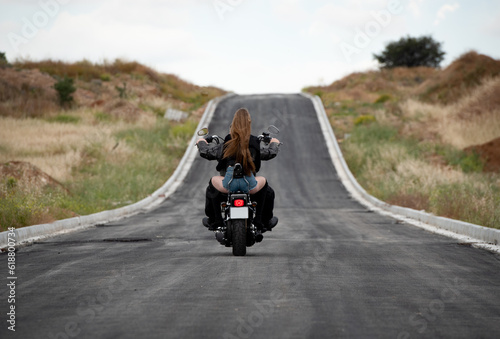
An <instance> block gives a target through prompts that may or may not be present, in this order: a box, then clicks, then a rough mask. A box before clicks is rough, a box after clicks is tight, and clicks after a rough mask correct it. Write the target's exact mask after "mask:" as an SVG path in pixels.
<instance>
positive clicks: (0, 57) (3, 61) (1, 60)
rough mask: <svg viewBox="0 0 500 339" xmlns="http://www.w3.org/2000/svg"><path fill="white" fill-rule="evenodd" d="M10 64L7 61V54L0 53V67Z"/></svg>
mask: <svg viewBox="0 0 500 339" xmlns="http://www.w3.org/2000/svg"><path fill="white" fill-rule="evenodd" d="M8 64H9V62H8V61H7V57H6V56H5V53H3V52H0V67H2V66H5V65H8Z"/></svg>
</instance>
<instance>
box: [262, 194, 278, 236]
mask: <svg viewBox="0 0 500 339" xmlns="http://www.w3.org/2000/svg"><path fill="white" fill-rule="evenodd" d="M273 209H274V190H273V188H272V187H271V186H269V185H268V186H267V194H266V204H265V206H264V210H263V211H262V223H263V224H264V227H265V228H266V229H267V230H269V229H271V228H272V227H274V226H276V224H277V219H278V218H276V217H274V215H273ZM273 224H274V225H273ZM269 226H272V227H269Z"/></svg>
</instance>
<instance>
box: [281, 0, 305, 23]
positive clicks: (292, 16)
mask: <svg viewBox="0 0 500 339" xmlns="http://www.w3.org/2000/svg"><path fill="white" fill-rule="evenodd" d="M272 7H273V11H274V13H275V14H276V15H277V17H278V18H280V19H282V20H286V21H292V22H302V21H304V20H306V18H307V16H308V15H307V14H308V13H307V11H306V9H305V8H304V7H303V6H302V5H301V1H300V0H274V1H272Z"/></svg>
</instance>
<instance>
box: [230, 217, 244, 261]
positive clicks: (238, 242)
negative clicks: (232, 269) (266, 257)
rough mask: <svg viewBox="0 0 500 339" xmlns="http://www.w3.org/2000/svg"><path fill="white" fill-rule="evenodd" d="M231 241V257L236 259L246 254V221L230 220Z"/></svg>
mask: <svg viewBox="0 0 500 339" xmlns="http://www.w3.org/2000/svg"><path fill="white" fill-rule="evenodd" d="M230 227H231V238H232V239H231V240H232V243H233V255H234V256H237V257H241V256H244V255H245V254H247V220H245V219H235V220H231V225H230Z"/></svg>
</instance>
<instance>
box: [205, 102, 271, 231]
mask: <svg viewBox="0 0 500 339" xmlns="http://www.w3.org/2000/svg"><path fill="white" fill-rule="evenodd" d="M251 122H252V120H251V118H250V113H249V112H248V110H246V109H245V108H240V109H238V110H237V111H236V113H235V114H234V117H233V122H232V124H231V128H230V134H228V135H227V136H226V138H225V139H224V143H223V144H221V145H212V146H211V145H209V144H208V143H207V141H206V140H205V139H203V138H202V139H199V140H198V142H197V143H196V144H197V146H198V149H199V151H200V155H201V156H202V157H204V158H206V159H209V160H215V159H217V160H218V164H217V170H218V171H219V172H220V174H221V175H220V176H214V177H212V178H211V180H210V182H209V185H208V187H207V191H206V202H205V214H206V215H207V218H204V219H203V224H204V225H205V226H206V227H208V228H209V229H211V230H215V229H217V227H219V226H222V225H223V223H224V221H223V220H222V215H221V213H220V205H221V203H222V202H224V201H226V199H227V195H226V194H227V193H228V192H229V190H231V191H237V190H242V191H248V192H249V193H250V198H251V200H252V201H255V202H257V209H256V213H255V217H254V221H253V223H254V225H255V227H257V229H258V230H259V231H260V232H265V231H268V230H271V229H272V228H273V227H274V226H276V224H277V223H278V218H276V217H273V212H272V210H273V206H274V191H273V189H272V188H271V187H270V186H269V184H268V183H267V180H266V178H264V177H262V176H256V174H257V172H258V171H259V169H260V165H261V160H269V159H272V158H274V157H275V156H276V154H277V153H278V146H279V144H280V142H279V140H278V139H276V138H272V139H271V142H270V144H269V147H268V148H266V149H265V150H263V152H262V153H261V148H260V140H259V139H258V138H257V137H256V136H254V135H251ZM217 147H218V148H217ZM221 153H222V154H221ZM236 163H240V164H241V165H242V167H243V174H244V177H243V178H239V179H233V170H234V165H235V164H236Z"/></svg>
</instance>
